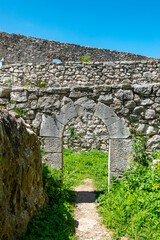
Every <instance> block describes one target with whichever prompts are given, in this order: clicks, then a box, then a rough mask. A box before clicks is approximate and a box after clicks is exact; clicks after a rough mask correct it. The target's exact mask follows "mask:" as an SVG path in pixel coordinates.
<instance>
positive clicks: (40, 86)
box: [37, 80, 47, 88]
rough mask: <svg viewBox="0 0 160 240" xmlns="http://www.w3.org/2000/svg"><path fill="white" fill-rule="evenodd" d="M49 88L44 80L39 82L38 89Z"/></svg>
mask: <svg viewBox="0 0 160 240" xmlns="http://www.w3.org/2000/svg"><path fill="white" fill-rule="evenodd" d="M46 86H47V83H46V82H44V81H42V80H37V87H38V88H45V87H46Z"/></svg>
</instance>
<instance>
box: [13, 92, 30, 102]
mask: <svg viewBox="0 0 160 240" xmlns="http://www.w3.org/2000/svg"><path fill="white" fill-rule="evenodd" d="M11 101H16V102H27V91H23V92H11Z"/></svg>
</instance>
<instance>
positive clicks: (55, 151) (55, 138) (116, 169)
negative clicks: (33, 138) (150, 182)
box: [40, 97, 132, 184]
mask: <svg viewBox="0 0 160 240" xmlns="http://www.w3.org/2000/svg"><path fill="white" fill-rule="evenodd" d="M87 111H92V112H93V114H94V115H95V116H96V117H98V118H100V119H101V120H102V121H103V122H104V124H105V126H106V128H107V130H108V133H109V164H108V172H109V176H108V183H109V184H110V179H111V178H112V177H113V176H115V177H120V176H121V175H122V173H123V171H124V170H125V169H126V168H128V167H129V163H130V159H131V151H132V139H131V135H130V132H129V128H128V127H127V126H126V124H125V120H124V119H123V118H119V117H118V116H117V115H116V113H115V112H114V111H113V110H112V109H111V108H109V107H108V106H107V105H105V104H103V103H101V102H99V103H95V102H94V101H93V100H89V99H88V98H87V97H82V98H79V99H78V100H77V101H76V102H73V101H72V100H71V99H69V98H67V97H64V99H63V104H62V108H61V110H60V113H59V114H57V115H56V116H54V117H53V116H49V115H47V114H43V116H42V123H41V128H40V136H41V137H43V138H44V146H45V149H44V150H45V152H46V158H47V163H48V165H50V166H51V167H52V168H59V169H61V170H62V168H63V132H64V128H65V126H66V125H67V123H68V122H69V121H70V120H71V119H73V118H74V117H78V116H80V115H81V114H86V112H87Z"/></svg>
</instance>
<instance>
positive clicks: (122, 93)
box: [115, 89, 133, 101]
mask: <svg viewBox="0 0 160 240" xmlns="http://www.w3.org/2000/svg"><path fill="white" fill-rule="evenodd" d="M115 96H116V97H117V98H118V99H120V100H121V101H123V100H132V99H133V92H132V90H122V89H120V90H118V91H117V93H116V94H115Z"/></svg>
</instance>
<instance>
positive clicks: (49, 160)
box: [43, 153, 63, 170]
mask: <svg viewBox="0 0 160 240" xmlns="http://www.w3.org/2000/svg"><path fill="white" fill-rule="evenodd" d="M43 161H44V162H45V163H46V164H47V165H48V166H49V167H51V168H57V169H59V170H62V165H63V164H62V153H46V155H45V156H43Z"/></svg>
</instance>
